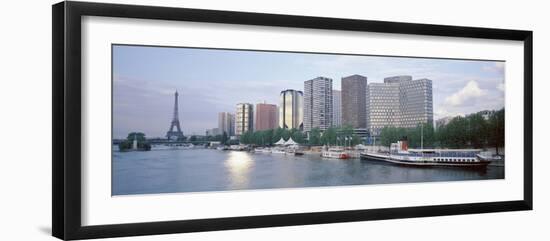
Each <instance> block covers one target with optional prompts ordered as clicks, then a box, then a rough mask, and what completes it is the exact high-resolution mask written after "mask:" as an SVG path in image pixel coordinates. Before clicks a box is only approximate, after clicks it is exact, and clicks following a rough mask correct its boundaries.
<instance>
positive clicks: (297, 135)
mask: <svg viewBox="0 0 550 241" xmlns="http://www.w3.org/2000/svg"><path fill="white" fill-rule="evenodd" d="M290 137H292V140H294V141H295V142H296V143H299V144H308V145H340V146H344V145H348V146H349V145H357V144H359V143H361V138H359V137H358V136H357V135H355V134H353V128H352V127H351V126H348V125H346V126H343V127H339V128H337V127H330V128H328V129H326V130H325V131H321V129H319V128H313V129H312V130H311V131H310V132H309V140H308V139H307V135H306V133H304V132H302V131H300V130H298V129H294V128H293V129H284V128H277V129H269V130H263V131H247V132H245V133H243V134H242V135H241V137H240V142H241V143H242V144H254V145H258V146H271V145H273V144H274V143H276V142H277V141H279V140H280V139H281V138H283V140H285V141H287V140H288V139H289V138H290Z"/></svg>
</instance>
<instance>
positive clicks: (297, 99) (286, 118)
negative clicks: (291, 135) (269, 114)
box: [279, 89, 304, 130]
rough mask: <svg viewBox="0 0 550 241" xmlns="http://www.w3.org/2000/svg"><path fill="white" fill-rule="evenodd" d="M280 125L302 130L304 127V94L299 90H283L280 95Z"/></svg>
mask: <svg viewBox="0 0 550 241" xmlns="http://www.w3.org/2000/svg"><path fill="white" fill-rule="evenodd" d="M279 127H281V128H285V129H292V128H295V129H298V130H302V129H303V127H304V94H303V92H302V91H298V90H291V89H288V90H283V91H281V94H280V96H279Z"/></svg>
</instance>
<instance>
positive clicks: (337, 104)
mask: <svg viewBox="0 0 550 241" xmlns="http://www.w3.org/2000/svg"><path fill="white" fill-rule="evenodd" d="M332 126H335V127H339V126H342V92H341V91H339V90H332Z"/></svg>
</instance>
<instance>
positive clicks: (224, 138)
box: [220, 131, 229, 145]
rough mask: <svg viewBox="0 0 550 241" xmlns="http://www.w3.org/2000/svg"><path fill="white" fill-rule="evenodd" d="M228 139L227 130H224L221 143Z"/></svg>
mask: <svg viewBox="0 0 550 241" xmlns="http://www.w3.org/2000/svg"><path fill="white" fill-rule="evenodd" d="M228 140H229V136H227V132H225V131H224V132H223V135H222V139H221V141H220V142H221V144H222V145H225V144H226V143H227V141H228Z"/></svg>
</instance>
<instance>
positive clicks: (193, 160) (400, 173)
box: [112, 148, 504, 195]
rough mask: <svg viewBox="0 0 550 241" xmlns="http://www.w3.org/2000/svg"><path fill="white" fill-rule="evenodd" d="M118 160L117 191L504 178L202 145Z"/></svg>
mask: <svg viewBox="0 0 550 241" xmlns="http://www.w3.org/2000/svg"><path fill="white" fill-rule="evenodd" d="M115 149H118V148H115ZM112 164H113V165H112V168H113V173H112V178H113V179H112V184H113V185H112V188H113V189H112V194H113V195H128V194H154V193H177V192H204V191H226V190H244V189H266V188H297V187H322V186H343V185H364V184H387V183H410V182H433V181H459V180H486V179H502V178H504V167H501V166H489V167H487V169H486V170H472V169H461V168H441V167H435V168H420V167H407V166H399V165H394V164H390V163H383V162H376V161H366V160H359V159H348V160H339V159H326V158H322V157H320V156H319V155H307V154H306V155H304V156H291V155H284V154H266V153H249V152H239V151H219V150H214V149H202V148H200V149H189V150H181V149H180V150H170V149H160V148H158V149H157V148H153V149H152V150H151V151H145V152H119V151H118V150H113V163H112Z"/></svg>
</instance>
